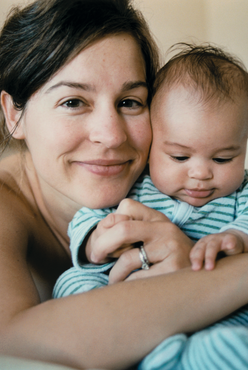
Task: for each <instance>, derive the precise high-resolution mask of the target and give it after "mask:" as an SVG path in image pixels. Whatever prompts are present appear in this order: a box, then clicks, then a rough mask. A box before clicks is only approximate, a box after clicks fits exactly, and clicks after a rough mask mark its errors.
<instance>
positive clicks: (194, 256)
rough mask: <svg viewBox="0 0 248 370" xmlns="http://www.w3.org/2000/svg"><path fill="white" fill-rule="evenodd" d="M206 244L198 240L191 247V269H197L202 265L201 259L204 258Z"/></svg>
mask: <svg viewBox="0 0 248 370" xmlns="http://www.w3.org/2000/svg"><path fill="white" fill-rule="evenodd" d="M205 251H206V244H205V243H203V242H201V241H200V242H198V243H196V244H195V245H194V247H193V248H192V249H191V251H190V254H189V258H190V261H191V264H192V270H194V271H198V270H200V269H201V268H202V266H203V261H204V258H205Z"/></svg>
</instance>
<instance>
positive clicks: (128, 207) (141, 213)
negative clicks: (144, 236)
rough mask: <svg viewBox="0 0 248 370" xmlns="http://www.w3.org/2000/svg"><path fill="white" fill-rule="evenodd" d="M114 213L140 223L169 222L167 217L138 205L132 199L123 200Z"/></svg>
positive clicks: (140, 204)
mask: <svg viewBox="0 0 248 370" xmlns="http://www.w3.org/2000/svg"><path fill="white" fill-rule="evenodd" d="M116 213H118V214H119V213H121V214H125V215H128V216H129V217H130V218H132V219H133V220H140V221H150V222H153V221H169V222H170V220H169V219H168V217H166V216H165V215H164V214H163V213H161V212H159V211H156V210H155V209H152V208H149V207H147V206H145V205H144V204H142V203H139V202H137V201H135V200H133V199H129V198H126V199H123V200H122V201H121V202H120V204H119V206H118V208H117V211H116Z"/></svg>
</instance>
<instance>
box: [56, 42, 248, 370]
mask: <svg viewBox="0 0 248 370" xmlns="http://www.w3.org/2000/svg"><path fill="white" fill-rule="evenodd" d="M151 122H152V131H153V141H152V146H151V151H150V157H149V170H150V176H149V175H148V174H143V175H142V176H141V178H140V179H139V180H138V181H137V183H136V184H135V185H134V187H133V188H132V189H131V191H130V193H129V195H128V198H131V199H132V200H133V201H138V202H142V203H143V204H144V205H146V206H149V207H152V208H154V209H157V210H159V211H160V212H162V213H164V214H165V215H166V216H167V217H168V218H169V219H170V220H171V221H172V222H174V223H175V224H177V225H178V226H179V227H180V228H181V230H182V231H183V232H184V233H185V234H186V235H187V236H189V237H190V238H191V239H192V240H194V241H195V242H196V243H195V245H194V247H193V248H192V250H191V253H190V260H191V263H192V268H193V269H194V270H199V269H200V268H201V267H202V265H203V263H205V268H206V269H207V270H211V269H213V268H214V263H215V260H216V257H217V254H218V253H219V252H220V251H223V252H224V253H226V254H235V253H242V252H248V172H247V171H245V169H244V163H245V155H246V146H247V135H248V74H247V72H246V71H245V69H244V67H243V66H242V64H241V63H240V62H239V61H237V60H236V59H235V58H233V57H231V56H229V55H227V54H225V53H224V52H223V51H222V50H220V49H218V48H214V47H211V46H206V47H205V46H194V45H192V46H191V45H186V46H185V47H184V49H183V50H182V51H181V52H180V53H178V54H177V55H175V56H174V57H173V58H172V59H171V60H170V61H169V62H168V63H167V64H166V65H165V66H164V67H163V68H162V69H161V70H160V71H159V73H158V76H157V79H156V83H155V89H154V97H153V100H152V105H151ZM115 211H116V209H104V210H90V209H87V208H82V209H81V210H80V211H78V212H77V214H76V215H75V217H74V218H73V220H72V222H71V223H70V226H69V236H70V239H71V246H70V247H71V252H72V258H73V264H74V266H75V267H73V268H72V269H70V270H69V271H67V272H65V273H64V274H63V275H62V276H61V277H60V278H59V280H58V281H57V283H56V286H55V288H54V297H62V296H66V295H69V294H73V293H79V292H84V291H87V290H90V289H93V288H96V287H101V286H104V285H106V284H108V275H107V274H106V271H107V270H108V269H110V268H111V267H112V266H113V264H114V262H113V263H112V262H111V263H107V264H103V265H94V264H83V263H82V261H81V260H80V254H81V253H82V244H83V242H84V240H85V239H86V238H87V236H88V235H89V233H90V232H91V231H92V230H93V231H92V235H93V233H95V232H97V230H94V228H96V226H97V225H98V224H99V222H101V220H102V219H103V218H105V217H106V216H107V215H108V214H109V213H112V212H115ZM117 211H118V210H117ZM80 248H81V250H80ZM144 248H145V246H143V247H141V251H140V258H141V262H142V268H149V256H147V255H146V252H145V249H144ZM241 314H242V317H243V319H242V320H243V321H242V325H243V326H242V327H241V329H240V328H239V331H238V332H237V338H236V339H235V333H236V332H235V331H234V330H233V328H232V327H231V326H230V321H229V320H226V321H224V320H223V321H222V324H221V325H222V326H224V328H225V330H226V329H227V330H229V328H231V333H232V336H234V337H232V341H233V339H234V340H236V341H237V343H240V340H241V339H240V338H243V337H242V335H244V336H245V337H247V338H248V330H247V329H246V328H245V327H244V326H248V312H247V309H246V311H245V310H244V312H242V313H241ZM231 322H232V324H233V325H234V326H235V327H236V326H237V325H238V324H237V323H239V322H240V316H239V315H238V314H237V315H236V316H235V315H233V318H232V321H231ZM236 324H237V325H236ZM216 325H219V326H218V327H217V329H216V327H215V326H214V327H212V328H211V330H210V332H208V333H207V330H209V329H205V331H201V332H199V333H196V334H194V335H193V336H191V337H190V339H189V340H188V338H187V337H186V336H185V335H184V334H180V335H179V336H174V337H172V338H168V339H167V340H166V341H165V342H163V343H162V344H161V345H160V346H159V347H158V348H157V349H155V355H154V354H153V353H152V354H151V357H149V356H148V357H147V358H146V359H144V361H143V362H142V363H141V364H140V367H139V368H140V369H142V370H143V369H150V368H153V366H155V367H156V366H158V363H157V362H156V361H158V359H159V358H160V357H161V356H160V355H161V353H162V359H163V360H162V361H163V364H162V365H161V366H162V367H161V368H163V369H166V368H167V367H166V366H167V365H166V361H167V362H168V364H169V363H171V358H170V356H169V355H168V353H170V351H169V347H170V345H171V344H170V343H172V346H174V345H175V343H176V345H177V346H178V352H177V354H176V356H175V357H174V358H173V361H179V358H180V359H181V360H180V361H183V359H184V360H185V359H187V361H188V360H189V358H191V357H192V359H193V360H192V361H194V360H195V357H194V355H192V354H194V353H196V352H195V350H196V349H197V351H198V350H199V347H198V343H200V342H199V335H201V338H200V340H201V341H202V342H201V343H203V339H202V338H203V337H204V335H205V337H206V333H207V335H208V337H207V338H208V339H207V340H206V341H208V340H209V338H210V337H211V335H212V336H214V337H215V338H218V333H220V338H222V334H221V333H222V332H223V331H220V330H222V326H221V325H220V324H216ZM243 329H246V330H247V331H246V332H245V334H244V333H243V331H242V330H243ZM216 330H217V332H216ZM240 331H241V332H240ZM209 333H210V334H209ZM216 333H217V334H216ZM240 333H241V334H240ZM209 335H210V336H209ZM227 335H228V333H227ZM205 337H204V338H205ZM170 341H171V342H170ZM241 341H242V343H243V340H241ZM186 343H187V345H186ZM207 343H208V342H207ZM225 343H226V342H225ZM222 344H223V343H222ZM190 345H191V347H190ZM225 345H226V344H225ZM185 346H186V347H185ZM247 346H248V343H247ZM247 346H245V347H244V351H243V353H242V351H241V350H240V348H242V346H241V347H240V346H239V351H241V353H239V354H238V356H239V357H237V358H242V355H243V354H244V356H246V353H247V352H246V351H247ZM202 348H204V351H203V358H206V356H205V354H206V353H207V354H208V356H209V358H212V357H211V356H212V355H213V356H214V346H212V345H211V346H209V345H208V344H206V343H205V344H204V345H203V347H202ZM156 351H157V352H156ZM182 351H184V356H182V357H181V353H182ZM185 351H188V352H185ZM211 351H212V352H211ZM156 353H157V354H158V356H157V355H156ZM185 353H186V355H185ZM159 356H160V357H159ZM168 356H169V357H168ZM237 358H233V360H234V361H237ZM154 359H155V365H154V364H152V361H154ZM207 361H212V360H207ZM207 365H209V364H207ZM212 365H213V364H212ZM212 365H211V364H210V365H209V366H210V367H211V366H212ZM219 365H220V368H223V366H224V364H223V363H220V364H219ZM219 365H218V366H219ZM246 365H247V366H248V362H246V363H245V366H246ZM173 366H174V365H173ZM180 366H184V365H180ZM185 366H186V365H185ZM195 366H196V369H197V364H196V365H195ZM186 367H187V366H186ZM169 368H171V367H169V365H168V369H169ZM172 368H176V365H175V367H172ZM182 368H183V367H182ZM187 368H191V367H187ZM193 368H194V367H192V369H193Z"/></svg>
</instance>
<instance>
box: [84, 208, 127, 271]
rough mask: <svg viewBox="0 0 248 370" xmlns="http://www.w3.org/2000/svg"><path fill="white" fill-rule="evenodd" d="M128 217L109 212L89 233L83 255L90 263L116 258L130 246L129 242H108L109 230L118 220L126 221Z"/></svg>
mask: <svg viewBox="0 0 248 370" xmlns="http://www.w3.org/2000/svg"><path fill="white" fill-rule="evenodd" d="M128 220H130V217H129V216H127V215H123V214H117V213H110V214H109V215H108V216H106V217H105V218H104V219H103V220H101V221H100V222H99V223H98V225H97V227H96V228H95V229H94V230H93V231H92V233H91V234H90V236H89V238H88V240H87V242H86V246H85V255H86V257H87V259H88V261H89V262H91V263H98V264H102V263H106V262H109V261H110V259H112V258H118V257H120V255H121V254H122V253H123V252H125V251H126V250H128V249H130V248H132V246H131V245H130V244H123V245H121V246H113V244H111V243H110V242H109V231H110V229H111V228H113V226H115V225H117V224H118V223H120V222H123V221H128Z"/></svg>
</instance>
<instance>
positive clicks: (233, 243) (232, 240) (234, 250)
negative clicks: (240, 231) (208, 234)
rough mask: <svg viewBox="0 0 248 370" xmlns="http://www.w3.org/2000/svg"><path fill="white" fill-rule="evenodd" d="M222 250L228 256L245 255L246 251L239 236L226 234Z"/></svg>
mask: <svg viewBox="0 0 248 370" xmlns="http://www.w3.org/2000/svg"><path fill="white" fill-rule="evenodd" d="M221 250H222V251H224V252H225V254H226V255H234V254H238V253H243V251H244V243H243V240H242V239H241V238H239V237H238V236H237V235H233V234H226V235H225V236H224V238H223V241H222V245H221Z"/></svg>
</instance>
